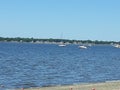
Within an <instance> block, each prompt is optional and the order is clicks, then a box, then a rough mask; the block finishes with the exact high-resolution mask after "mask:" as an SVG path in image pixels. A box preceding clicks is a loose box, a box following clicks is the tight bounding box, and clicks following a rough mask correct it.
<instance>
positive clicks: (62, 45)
mask: <svg viewBox="0 0 120 90" xmlns="http://www.w3.org/2000/svg"><path fill="white" fill-rule="evenodd" d="M58 46H60V47H65V46H66V45H65V44H59V45H58Z"/></svg>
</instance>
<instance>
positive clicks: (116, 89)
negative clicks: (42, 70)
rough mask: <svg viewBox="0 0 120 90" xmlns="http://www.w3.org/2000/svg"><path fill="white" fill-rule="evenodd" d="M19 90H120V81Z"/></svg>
mask: <svg viewBox="0 0 120 90" xmlns="http://www.w3.org/2000/svg"><path fill="white" fill-rule="evenodd" d="M18 90H120V81H109V82H103V83H89V84H87V83H86V84H76V85H66V86H54V87H41V88H39V87H38V88H27V89H18Z"/></svg>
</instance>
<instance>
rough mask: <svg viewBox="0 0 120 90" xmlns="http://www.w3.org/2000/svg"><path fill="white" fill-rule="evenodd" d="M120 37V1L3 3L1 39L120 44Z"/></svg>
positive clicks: (0, 0) (19, 0) (25, 0)
mask: <svg viewBox="0 0 120 90" xmlns="http://www.w3.org/2000/svg"><path fill="white" fill-rule="evenodd" d="M61 34H62V37H61ZM119 36H120V0H0V37H29V38H31V37H33V38H62V39H63V38H64V39H75V40H103V41H106V40H107V41H120V38H119Z"/></svg>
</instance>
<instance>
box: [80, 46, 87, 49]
mask: <svg viewBox="0 0 120 90" xmlns="http://www.w3.org/2000/svg"><path fill="white" fill-rule="evenodd" d="M78 47H79V48H81V49H87V47H86V46H84V45H80V46H78Z"/></svg>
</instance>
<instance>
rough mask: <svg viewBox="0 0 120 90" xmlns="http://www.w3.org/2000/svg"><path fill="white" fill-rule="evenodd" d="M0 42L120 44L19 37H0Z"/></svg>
mask: <svg viewBox="0 0 120 90" xmlns="http://www.w3.org/2000/svg"><path fill="white" fill-rule="evenodd" d="M0 41H1V42H33V43H35V42H49V43H51V42H56V43H59V42H64V43H70V44H73V43H82V44H85V43H88V44H89V43H91V44H120V42H116V41H99V40H95V41H92V40H69V39H53V38H49V39H38V38H21V37H15V38H9V37H0Z"/></svg>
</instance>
